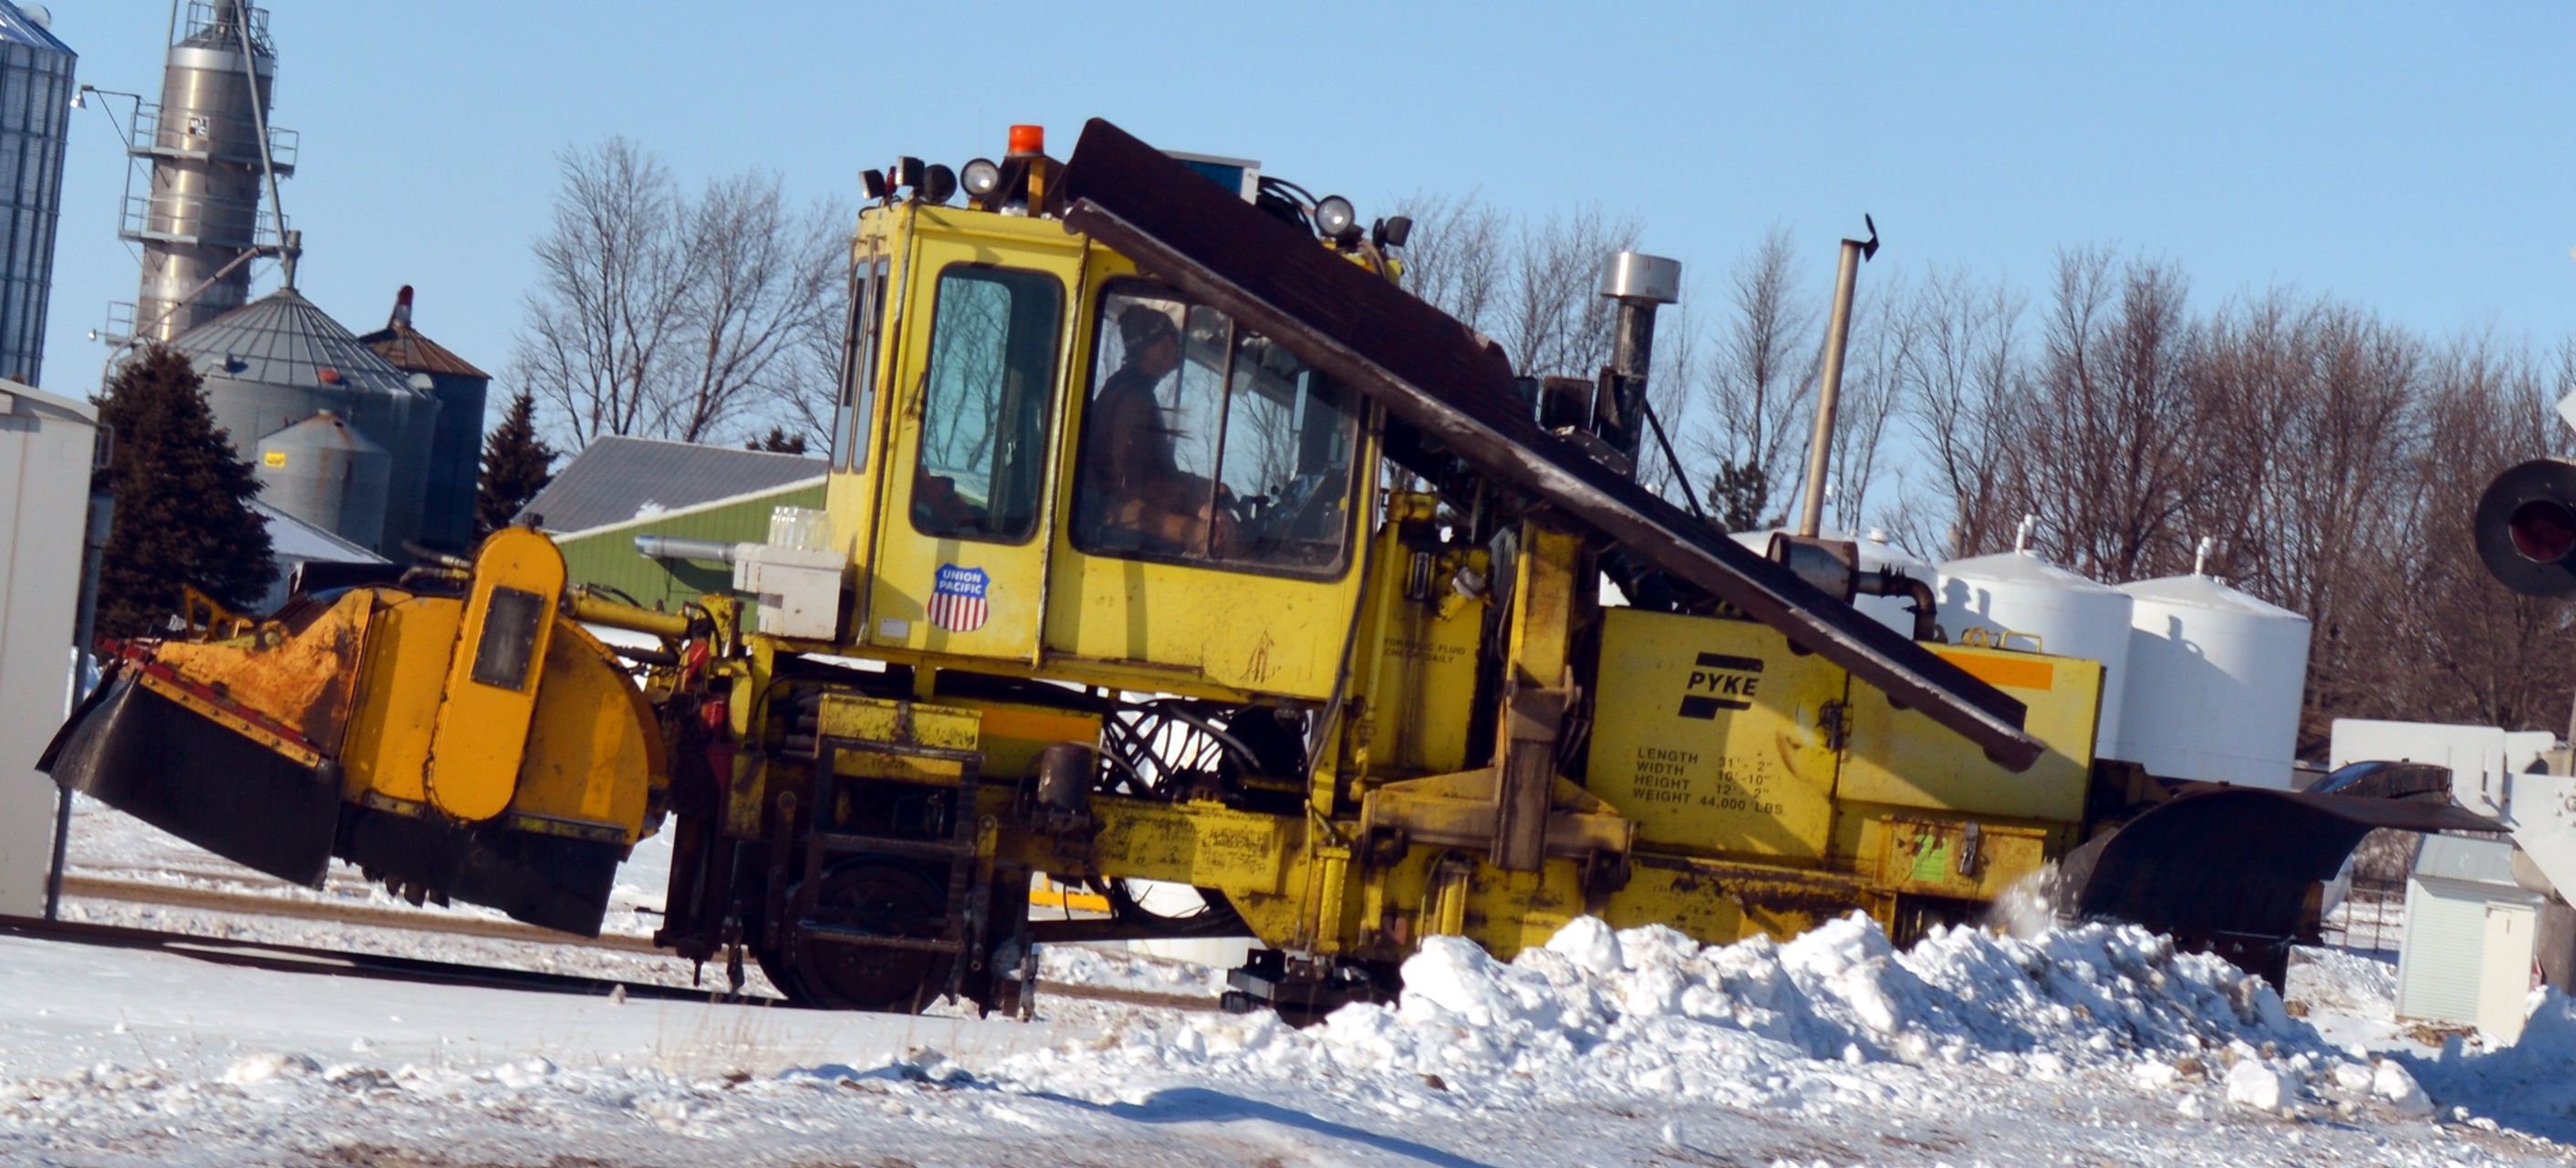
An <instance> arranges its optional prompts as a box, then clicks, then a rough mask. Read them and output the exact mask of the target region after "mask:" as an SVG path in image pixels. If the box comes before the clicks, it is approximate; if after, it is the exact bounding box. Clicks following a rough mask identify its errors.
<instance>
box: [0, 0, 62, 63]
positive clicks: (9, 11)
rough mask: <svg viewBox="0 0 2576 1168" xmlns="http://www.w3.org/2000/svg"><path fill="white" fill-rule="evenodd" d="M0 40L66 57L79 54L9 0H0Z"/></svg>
mask: <svg viewBox="0 0 2576 1168" xmlns="http://www.w3.org/2000/svg"><path fill="white" fill-rule="evenodd" d="M0 41H5V42H8V43H11V44H20V45H26V46H27V47H29V48H35V49H43V50H46V51H47V52H54V53H61V54H62V55H64V56H66V57H71V56H78V55H79V54H76V53H74V52H72V47H71V46H70V45H67V44H64V43H63V42H61V41H59V40H56V39H54V34H53V33H52V32H51V31H49V30H47V29H46V28H45V26H44V25H41V24H38V23H36V22H35V21H33V20H30V19H28V18H27V14H26V13H25V12H22V11H20V10H19V8H18V6H17V5H15V4H12V3H10V2H9V0H0Z"/></svg>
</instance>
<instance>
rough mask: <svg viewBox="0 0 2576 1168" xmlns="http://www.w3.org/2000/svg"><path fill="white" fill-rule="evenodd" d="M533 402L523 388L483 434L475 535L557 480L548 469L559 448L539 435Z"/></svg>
mask: <svg viewBox="0 0 2576 1168" xmlns="http://www.w3.org/2000/svg"><path fill="white" fill-rule="evenodd" d="M536 414H537V402H536V398H535V397H533V396H531V395H530V394H529V393H528V392H527V391H526V390H521V391H519V396H517V397H514V398H511V399H510V412H509V413H508V414H506V415H504V416H503V417H502V418H501V424H500V425H498V426H495V427H493V428H492V432H491V433H490V434H489V435H486V436H485V437H484V439H483V478H482V481H481V482H480V483H478V484H477V485H476V486H475V489H474V538H476V539H477V540H480V539H482V538H483V537H484V536H487V535H490V534H492V533H493V532H495V531H498V530H500V529H501V528H504V527H508V526H509V525H510V520H511V518H512V517H514V516H516V515H518V513H519V509H520V508H522V507H525V506H527V505H528V500H530V499H533V498H536V497H537V492H539V491H542V490H544V489H546V484H547V483H550V482H553V481H554V479H555V476H554V473H553V471H552V470H551V469H550V468H552V467H553V466H554V464H555V458H556V457H557V456H558V455H560V454H561V453H562V452H561V451H559V450H556V449H555V448H553V447H551V446H548V445H546V443H545V440H544V439H542V438H539V437H537V417H536Z"/></svg>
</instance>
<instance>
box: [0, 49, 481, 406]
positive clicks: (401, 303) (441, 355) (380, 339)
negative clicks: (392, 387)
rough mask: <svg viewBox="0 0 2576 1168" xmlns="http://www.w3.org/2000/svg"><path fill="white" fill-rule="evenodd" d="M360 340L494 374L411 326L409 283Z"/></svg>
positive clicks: (409, 357)
mask: <svg viewBox="0 0 2576 1168" xmlns="http://www.w3.org/2000/svg"><path fill="white" fill-rule="evenodd" d="M0 3H6V0H0ZM358 341H359V343H361V344H364V345H365V346H367V347H368V348H370V349H373V350H375V351H376V355H377V356H379V357H382V358H384V359H385V360H387V361H389V362H392V363H393V367H394V368H396V369H400V370H402V371H404V372H406V373H428V374H433V375H437V376H443V377H480V378H482V379H483V380H485V381H490V380H492V375H491V374H489V373H485V372H484V371H482V370H480V369H477V368H475V367H474V364H473V362H470V361H467V360H466V359H465V358H463V357H459V356H457V355H456V354H455V353H453V352H451V351H449V350H448V348H447V346H445V345H442V344H439V343H438V342H436V341H433V340H431V339H429V338H428V337H424V336H422V335H420V330H419V329H416V328H413V327H411V285H409V284H405V285H403V287H402V292H401V293H400V294H399V295H397V296H396V297H395V298H394V314H393V316H392V317H391V318H389V319H387V320H386V321H385V327H383V328H380V329H377V330H376V331H374V332H371V333H368V334H367V335H365V336H363V337H359V338H358Z"/></svg>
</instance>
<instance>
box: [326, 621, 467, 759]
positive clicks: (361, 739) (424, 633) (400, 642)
mask: <svg viewBox="0 0 2576 1168" xmlns="http://www.w3.org/2000/svg"><path fill="white" fill-rule="evenodd" d="M464 617H465V606H464V605H462V604H459V603H457V602H456V601H455V600H453V599H451V598H447V597H439V596H413V597H408V598H404V599H400V600H396V601H394V602H393V603H392V604H390V605H386V606H384V607H382V608H379V609H378V610H377V611H376V614H375V617H374V619H373V620H372V621H371V622H369V625H368V629H367V647H366V652H365V654H364V656H363V657H362V659H361V661H360V665H359V678H358V708H357V712H356V713H355V715H354V716H353V717H352V719H351V722H350V727H349V737H348V746H347V748H346V749H344V750H343V751H342V752H341V755H340V768H341V776H342V782H341V789H342V790H343V791H344V792H345V793H346V794H347V796H348V797H349V798H351V799H356V798H358V797H360V796H361V795H363V794H365V793H368V792H374V793H376V794H379V795H383V796H386V797H388V798H392V799H396V800H400V801H402V802H405V803H415V804H416V803H426V802H428V801H429V791H428V788H427V787H425V786H423V785H422V773H423V770H424V768H425V767H426V766H427V765H428V762H429V742H430V735H431V734H432V732H433V731H435V730H436V728H437V725H438V701H439V694H440V692H441V690H443V689H444V688H445V686H446V684H447V665H448V657H449V655H450V653H452V652H453V651H454V649H455V647H456V629H457V625H458V624H459V623H460V622H461V621H463V620H464Z"/></svg>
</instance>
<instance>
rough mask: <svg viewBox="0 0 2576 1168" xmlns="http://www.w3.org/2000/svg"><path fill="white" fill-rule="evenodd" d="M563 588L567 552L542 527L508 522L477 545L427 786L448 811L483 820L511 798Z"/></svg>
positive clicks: (432, 800) (433, 802) (435, 801)
mask: <svg viewBox="0 0 2576 1168" xmlns="http://www.w3.org/2000/svg"><path fill="white" fill-rule="evenodd" d="M563 588H564V562H563V553H561V552H559V551H556V550H555V545H554V541H553V540H550V539H547V538H546V537H545V536H544V535H542V534H540V533H538V532H537V531H535V530H534V529H531V528H524V527H505V528H503V529H501V530H499V531H496V532H493V533H492V535H491V536H490V537H489V538H487V539H485V540H484V541H483V546H482V547H481V548H479V549H477V550H476V552H475V555H474V583H473V590H472V591H471V592H469V593H468V594H467V596H466V602H465V619H464V621H463V623H462V624H460V625H459V626H458V629H457V638H456V649H455V652H454V654H453V655H452V656H451V657H450V659H449V661H448V668H447V684H446V689H445V692H444V694H443V700H442V701H441V702H440V704H439V710H438V723H437V727H436V729H435V730H433V731H432V732H431V737H430V748H429V766H428V769H427V773H426V785H427V786H428V788H429V802H430V804H431V805H432V806H434V807H436V808H438V809H439V810H440V811H442V812H445V813H447V814H448V815H452V816H454V817H456V818H458V819H462V820H466V821H468V822H476V821H481V820H485V819H490V818H492V817H493V816H495V815H498V814H500V813H501V811H502V809H503V808H506V807H508V806H509V805H510V799H511V796H512V795H513V794H514V793H515V792H516V790H517V787H518V776H519V762H520V760H521V759H522V758H523V757H525V754H526V750H527V744H528V730H529V727H530V725H531V724H532V723H533V722H534V720H535V717H536V707H537V689H538V677H539V675H540V674H541V673H542V671H543V669H542V667H543V665H544V663H545V660H546V649H547V646H548V645H549V644H550V643H551V642H552V641H553V639H554V626H555V606H556V604H557V603H559V602H560V600H561V598H562V596H563Z"/></svg>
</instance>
